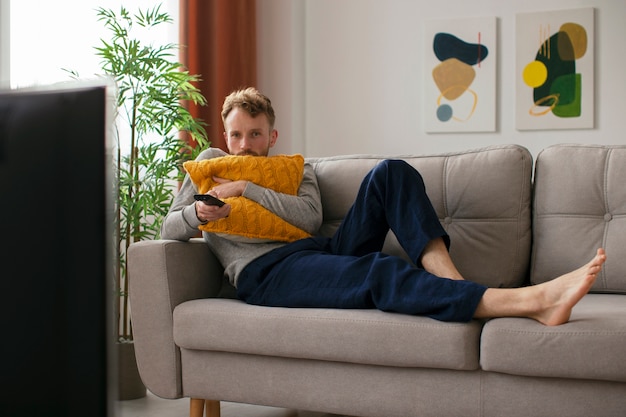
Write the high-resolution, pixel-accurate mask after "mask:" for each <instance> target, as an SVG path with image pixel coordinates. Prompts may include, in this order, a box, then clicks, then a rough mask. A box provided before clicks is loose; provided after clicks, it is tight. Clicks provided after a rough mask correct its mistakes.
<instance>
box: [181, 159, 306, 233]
mask: <svg viewBox="0 0 626 417" xmlns="http://www.w3.org/2000/svg"><path fill="white" fill-rule="evenodd" d="M184 167H185V170H187V172H188V173H189V176H190V178H191V180H192V181H193V183H194V184H196V186H197V187H198V192H199V193H202V194H205V193H206V192H207V191H209V190H210V189H212V188H213V187H214V186H216V185H217V183H216V182H215V181H214V180H213V177H214V176H215V177H219V178H225V179H229V180H232V181H237V180H246V181H250V182H253V183H255V184H257V185H260V186H262V187H265V188H269V189H272V190H274V191H277V192H279V193H283V194H291V195H297V193H298V188H299V187H300V183H301V182H302V176H303V174H304V158H303V157H302V155H276V156H250V155H243V156H236V155H227V156H222V157H219V158H212V159H204V160H201V161H187V162H185V163H184ZM224 201H225V202H227V203H228V204H230V205H231V211H230V215H229V216H228V217H226V218H223V219H220V220H217V221H213V222H208V223H206V224H203V225H200V229H201V230H204V231H205V232H212V233H227V234H235V235H240V236H245V237H249V238H259V239H270V240H277V241H281V242H292V241H294V240H298V239H302V238H305V237H309V236H310V235H309V234H308V233H307V232H305V231H304V230H302V229H299V228H297V227H296V226H294V225H292V224H290V223H288V222H286V221H285V220H283V219H282V218H280V217H279V216H277V215H276V214H274V213H272V212H271V211H269V210H268V209H266V208H265V207H263V206H261V205H260V204H258V203H256V202H254V201H252V200H250V199H248V198H245V197H230V198H225V199H224Z"/></svg>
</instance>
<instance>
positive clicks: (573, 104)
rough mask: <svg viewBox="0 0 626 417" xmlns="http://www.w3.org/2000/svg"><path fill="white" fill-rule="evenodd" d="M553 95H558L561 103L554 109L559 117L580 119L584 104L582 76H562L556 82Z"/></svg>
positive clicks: (551, 91)
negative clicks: (582, 103)
mask: <svg viewBox="0 0 626 417" xmlns="http://www.w3.org/2000/svg"><path fill="white" fill-rule="evenodd" d="M550 93H551V94H558V96H559V102H558V104H557V105H556V106H554V108H553V109H552V114H554V115H555V116H558V117H580V113H581V102H582V83H581V75H580V74H567V75H562V76H560V77H558V78H557V79H555V80H554V82H553V83H552V88H550Z"/></svg>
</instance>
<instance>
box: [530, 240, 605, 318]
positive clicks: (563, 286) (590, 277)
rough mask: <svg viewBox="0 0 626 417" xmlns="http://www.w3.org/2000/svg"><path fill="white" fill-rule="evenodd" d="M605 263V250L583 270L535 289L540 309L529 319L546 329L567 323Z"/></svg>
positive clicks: (562, 276) (582, 268)
mask: <svg viewBox="0 0 626 417" xmlns="http://www.w3.org/2000/svg"><path fill="white" fill-rule="evenodd" d="M605 261H606V253H605V251H604V249H598V251H597V253H596V256H595V257H594V258H593V259H592V260H591V261H589V262H588V263H587V264H585V265H583V266H582V267H580V268H578V269H576V270H574V271H572V272H569V273H567V274H565V275H561V276H560V277H558V278H555V279H553V280H552V281H548V282H545V283H543V284H539V285H536V286H535V287H534V289H535V290H537V299H536V300H537V302H538V303H540V304H539V308H538V309H537V312H536V313H534V314H531V315H530V317H531V318H533V319H535V320H537V321H538V322H540V323H543V324H545V325H547V326H556V325H559V324H563V323H566V322H567V321H568V320H569V318H570V315H571V313H572V308H573V307H574V306H575V305H576V304H577V303H578V302H579V301H580V299H581V298H583V297H584V296H585V294H587V293H588V292H589V290H590V289H591V286H592V285H593V283H594V282H595V280H596V276H597V275H598V273H599V272H600V271H601V270H602V265H603V264H604V262H605Z"/></svg>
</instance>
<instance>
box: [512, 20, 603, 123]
mask: <svg viewBox="0 0 626 417" xmlns="http://www.w3.org/2000/svg"><path fill="white" fill-rule="evenodd" d="M515 69H516V74H515V78H516V81H515V83H516V91H515V93H516V104H515V105H516V127H517V129H519V130H538V129H585V128H593V125H594V9H593V8H582V9H571V10H558V11H547V12H536V13H520V14H517V15H516V63H515Z"/></svg>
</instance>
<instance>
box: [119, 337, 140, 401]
mask: <svg viewBox="0 0 626 417" xmlns="http://www.w3.org/2000/svg"><path fill="white" fill-rule="evenodd" d="M117 369H118V400H121V401H124V400H134V399H137V398H143V397H145V396H146V387H145V385H144V384H143V382H142V381H141V377H140V376H139V370H138V369H137V360H136V359H135V344H134V343H132V342H127V343H117Z"/></svg>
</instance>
